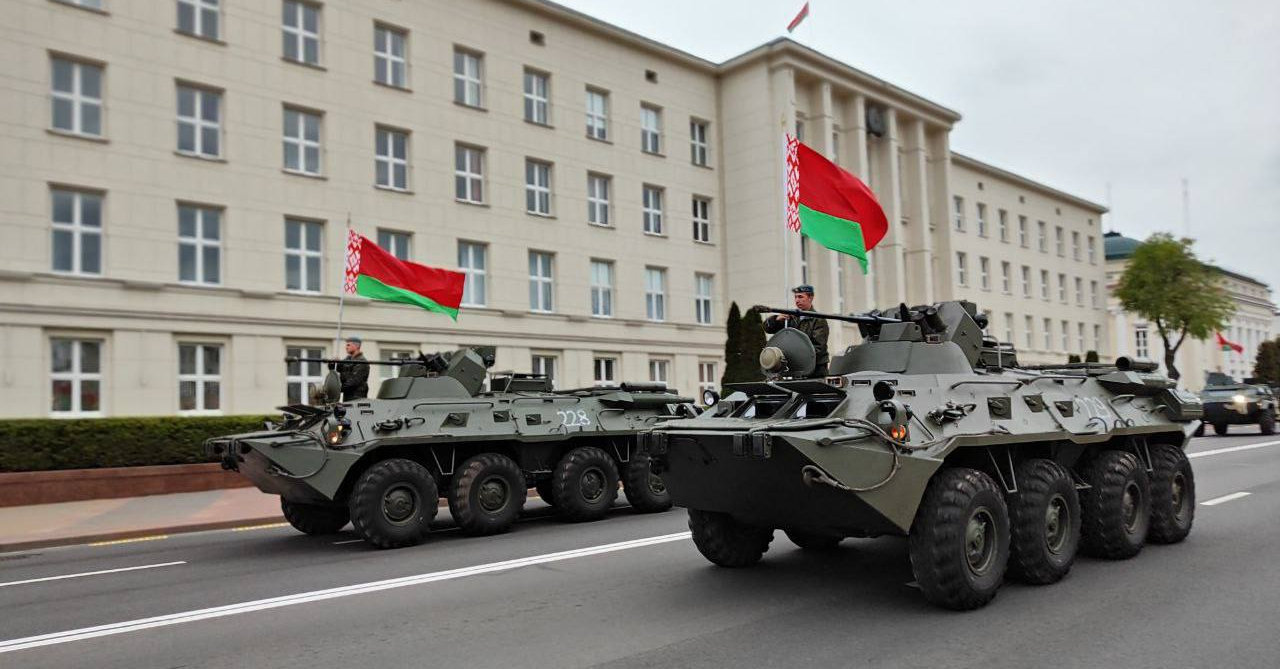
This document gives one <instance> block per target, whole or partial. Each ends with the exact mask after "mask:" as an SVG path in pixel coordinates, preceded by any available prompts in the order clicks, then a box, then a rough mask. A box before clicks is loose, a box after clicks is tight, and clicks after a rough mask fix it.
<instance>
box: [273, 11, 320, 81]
mask: <svg viewBox="0 0 1280 669" xmlns="http://www.w3.org/2000/svg"><path fill="white" fill-rule="evenodd" d="M290 7H292V8H293V10H294V11H293V12H292V19H293V20H294V21H295V22H296V24H297V25H292V26H291V25H289V24H288V23H287V21H288V20H289V19H290V17H289V16H288V13H289V8H290ZM322 9H323V5H317V4H315V3H312V2H306V1H305V0H283V2H282V3H281V14H282V16H281V17H280V31H281V42H282V45H281V49H280V57H281V58H283V59H284V60H286V61H288V62H290V63H297V64H299V65H309V66H311V67H320V66H321V65H320V63H321V61H322V60H323V51H322V46H323V42H322V41H321V39H320V33H321V32H322V31H323V30H324V26H323V23H322V21H323V19H322V17H321V10H322ZM308 10H309V11H311V12H314V14H315V24H316V26H315V30H314V31H312V30H308V29H307V27H306V15H307V12H308ZM286 40H287V41H288V42H291V43H292V44H293V48H294V49H295V51H296V52H297V53H296V56H294V57H290V56H289V47H288V45H287V43H286V42H285V41H286ZM309 41H310V42H314V43H315V60H308V59H307V43H308V42H309Z"/></svg>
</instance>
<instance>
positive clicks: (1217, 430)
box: [1213, 423, 1227, 437]
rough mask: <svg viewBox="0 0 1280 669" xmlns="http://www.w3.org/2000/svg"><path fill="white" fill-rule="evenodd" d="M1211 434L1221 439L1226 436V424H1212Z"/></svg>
mask: <svg viewBox="0 0 1280 669" xmlns="http://www.w3.org/2000/svg"><path fill="white" fill-rule="evenodd" d="M1213 433H1214V434H1216V435H1218V436H1219V437H1221V436H1222V435H1224V434H1226V433H1227V424H1226V423H1214V424H1213Z"/></svg>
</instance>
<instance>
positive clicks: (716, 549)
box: [689, 509, 773, 568]
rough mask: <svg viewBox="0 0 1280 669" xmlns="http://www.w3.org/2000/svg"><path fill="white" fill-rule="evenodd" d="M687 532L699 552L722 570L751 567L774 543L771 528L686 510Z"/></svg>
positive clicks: (731, 517) (719, 515)
mask: <svg viewBox="0 0 1280 669" xmlns="http://www.w3.org/2000/svg"><path fill="white" fill-rule="evenodd" d="M689 531H691V532H692V533H693V545H695V546H697V547H698V552H699V553H702V556H703V557H705V558H707V560H710V561H711V562H712V563H713V564H717V565H719V566H721V567H733V568H737V567H750V566H751V565H753V564H755V563H757V562H759V561H760V558H762V557H764V554H765V551H767V550H769V542H771V541H773V530H772V529H769V528H761V527H753V526H751V525H744V524H742V523H739V522H738V521H736V520H734V519H733V516H730V515H729V514H727V513H721V512H719V511H699V510H698V509H689Z"/></svg>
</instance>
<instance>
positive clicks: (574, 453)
mask: <svg viewBox="0 0 1280 669" xmlns="http://www.w3.org/2000/svg"><path fill="white" fill-rule="evenodd" d="M551 495H552V496H553V497H555V499H556V508H557V509H559V510H560V513H561V515H563V516H564V518H565V519H566V520H571V521H574V522H582V521H588V520H598V519H600V518H603V517H604V516H605V514H606V513H608V512H609V509H610V508H612V507H613V503H614V501H615V500H617V499H618V467H617V465H615V464H614V463H613V458H612V457H609V454H608V453H605V452H604V451H603V450H601V449H599V448H596V447H595V446H579V447H578V448H575V449H573V450H571V451H569V452H568V453H565V455H564V457H563V458H560V462H559V463H557V464H556V468H555V473H554V475H553V476H552V487H551Z"/></svg>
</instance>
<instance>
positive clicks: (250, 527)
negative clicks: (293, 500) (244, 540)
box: [231, 523, 289, 532]
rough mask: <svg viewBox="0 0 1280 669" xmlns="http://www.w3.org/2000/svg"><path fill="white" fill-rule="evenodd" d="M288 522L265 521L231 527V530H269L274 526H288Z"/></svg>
mask: <svg viewBox="0 0 1280 669" xmlns="http://www.w3.org/2000/svg"><path fill="white" fill-rule="evenodd" d="M288 526H289V523H267V524H266V525H246V526H244V527H233V528H231V531H232V532H252V531H254V530H269V529H272V528H274V527H288Z"/></svg>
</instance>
